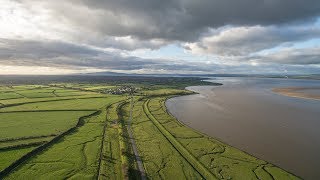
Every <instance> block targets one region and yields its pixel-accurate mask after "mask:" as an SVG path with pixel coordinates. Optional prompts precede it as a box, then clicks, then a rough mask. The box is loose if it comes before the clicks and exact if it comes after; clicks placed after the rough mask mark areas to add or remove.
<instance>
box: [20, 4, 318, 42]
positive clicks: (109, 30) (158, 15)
mask: <svg viewBox="0 0 320 180" xmlns="http://www.w3.org/2000/svg"><path fill="white" fill-rule="evenodd" d="M20 2H28V3H29V4H30V3H31V4H32V3H37V1H34V0H33V1H30V0H20ZM40 2H41V3H44V4H45V7H46V8H47V9H49V10H50V12H51V13H53V14H54V15H55V16H56V17H57V18H59V19H62V20H64V21H66V22H68V23H71V24H73V25H74V27H78V28H79V30H81V29H83V28H86V29H88V28H89V29H90V28H92V31H95V32H99V33H101V34H103V35H107V36H134V37H137V38H140V39H154V38H160V39H166V40H181V41H195V40H197V38H199V36H201V33H203V32H206V31H207V30H208V28H218V27H221V26H225V25H230V24H232V25H236V26H243V25H279V24H286V23H290V22H297V21H302V20H303V21H308V20H312V19H314V18H315V17H317V16H318V15H319V14H320V1H319V0H307V1H302V0H197V1H195V0H161V1H159V0H70V1H62V0H60V1H51V2H46V3H45V2H42V1H40Z"/></svg>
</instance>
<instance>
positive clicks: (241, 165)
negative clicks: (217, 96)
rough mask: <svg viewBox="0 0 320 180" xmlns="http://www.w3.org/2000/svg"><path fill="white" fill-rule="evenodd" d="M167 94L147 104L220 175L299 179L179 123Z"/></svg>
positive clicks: (172, 132) (211, 169)
mask: <svg viewBox="0 0 320 180" xmlns="http://www.w3.org/2000/svg"><path fill="white" fill-rule="evenodd" d="M166 99H167V97H158V98H152V99H150V101H149V103H148V104H147V108H148V109H149V110H150V113H151V114H152V116H153V117H154V118H155V120H157V121H158V122H159V123H160V124H161V125H162V126H163V127H164V128H165V129H166V130H167V131H168V132H169V133H170V134H171V135H172V136H173V137H174V138H175V139H176V140H177V141H178V142H179V143H180V144H182V145H183V146H184V147H185V148H186V149H187V150H188V151H189V152H190V153H191V154H192V155H193V156H194V157H195V158H196V159H197V160H198V161H199V162H200V163H202V164H203V165H204V166H205V167H206V168H207V169H208V170H210V171H211V172H212V173H213V174H214V175H215V176H216V177H217V178H219V179H298V177H296V176H294V175H292V174H290V173H288V172H286V171H284V170H282V169H280V168H278V167H276V166H274V165H272V164H269V163H267V162H265V161H263V160H260V159H257V158H255V157H253V156H251V155H249V154H246V153H244V152H242V151H240V150H238V149H235V148H233V147H231V146H228V145H226V144H224V143H222V142H220V141H218V140H216V139H214V138H211V137H208V136H206V135H204V134H201V133H199V132H197V131H195V130H192V129H190V128H188V127H186V126H184V125H183V124H181V123H179V122H178V121H177V120H176V119H175V118H173V117H172V116H171V115H170V114H168V112H167V111H166V107H165V100H166Z"/></svg>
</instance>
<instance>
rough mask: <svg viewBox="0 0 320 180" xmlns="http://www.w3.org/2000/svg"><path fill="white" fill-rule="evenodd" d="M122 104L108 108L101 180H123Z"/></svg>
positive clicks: (101, 163) (100, 170)
mask: <svg viewBox="0 0 320 180" xmlns="http://www.w3.org/2000/svg"><path fill="white" fill-rule="evenodd" d="M119 104H120V103H116V104H112V105H110V106H109V107H108V108H107V110H106V111H107V117H106V122H105V126H104V133H105V134H104V137H103V142H102V150H101V153H102V154H101V162H100V169H99V174H98V175H99V179H123V173H122V166H121V165H122V162H121V156H122V153H121V150H120V142H119V141H120V134H119V128H120V125H119V118H118V113H117V112H118V111H117V110H118V106H119Z"/></svg>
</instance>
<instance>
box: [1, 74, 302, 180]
mask: <svg viewBox="0 0 320 180" xmlns="http://www.w3.org/2000/svg"><path fill="white" fill-rule="evenodd" d="M127 81H128V82H127V83H126V81H125V80H121V82H119V83H118V84H117V83H116V82H113V81H112V82H109V83H92V84H88V83H79V82H70V83H69V82H68V83H50V82H48V83H47V84H41V85H19V84H18V85H5V84H4V85H1V86H0V179H142V178H143V177H145V178H147V179H172V178H176V179H299V178H298V177H296V176H294V175H292V174H290V173H288V172H286V171H284V170H283V169H281V168H279V167H276V166H274V165H272V164H270V163H268V162H266V161H263V160H260V159H257V158H255V157H253V156H251V155H249V154H247V153H245V152H242V151H240V150H238V149H236V148H233V147H231V146H228V145H227V144H225V143H223V142H220V141H218V140H216V139H214V138H213V137H208V136H206V135H204V134H202V133H200V132H197V131H195V130H193V129H190V128H188V127H186V126H184V125H183V124H181V123H179V122H178V121H177V120H176V119H175V118H174V117H172V116H171V115H170V114H168V113H167V111H166V107H165V101H166V99H167V98H170V97H173V96H178V95H186V94H192V92H190V91H187V90H184V87H185V86H187V85H197V84H199V85H202V84H205V85H208V83H207V82H202V81H199V80H189V79H188V80H180V81H181V82H180V81H179V80H177V79H170V78H169V79H165V81H164V82H162V81H155V80H152V81H150V82H149V81H140V80H139V81H130V80H127ZM123 87H130V88H131V87H133V88H131V90H132V89H134V92H133V96H130V95H129V93H132V92H131V90H130V88H129V90H130V92H129V91H128V92H127V91H126V88H123ZM117 88H119V89H120V91H117V92H122V94H119V95H113V94H110V93H108V92H111V91H109V90H110V89H111V90H117ZM130 97H133V99H132V101H131V100H130ZM131 114H132V120H131V121H130V119H131V118H130V115H131ZM130 125H131V126H130ZM129 131H131V132H132V133H133V137H130V133H129ZM132 143H133V144H132ZM134 144H135V145H134ZM141 163H142V167H141V166H139V164H141ZM141 168H142V169H141ZM143 172H144V173H145V174H144V173H143Z"/></svg>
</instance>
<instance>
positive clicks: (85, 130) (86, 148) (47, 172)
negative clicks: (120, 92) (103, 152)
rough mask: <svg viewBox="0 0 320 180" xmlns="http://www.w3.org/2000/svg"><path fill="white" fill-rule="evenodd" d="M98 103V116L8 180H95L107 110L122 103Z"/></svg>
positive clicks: (25, 165) (73, 131) (109, 100)
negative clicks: (115, 104)
mask: <svg viewBox="0 0 320 180" xmlns="http://www.w3.org/2000/svg"><path fill="white" fill-rule="evenodd" d="M122 99H123V97H117V98H116V97H114V98H109V99H108V100H107V101H103V103H104V106H103V107H101V105H103V103H102V102H100V103H99V102H98V105H96V106H95V107H100V108H99V109H97V111H96V113H94V114H92V115H91V116H89V117H86V118H84V119H82V121H83V122H81V123H78V125H77V126H76V128H75V129H74V130H72V131H71V132H70V133H69V134H67V135H65V136H63V137H62V138H60V139H59V140H58V141H57V142H55V143H54V144H52V145H51V146H49V147H48V148H46V149H45V150H44V151H42V152H41V153H39V154H37V156H34V157H33V158H30V159H29V160H28V161H26V162H25V163H23V165H21V166H19V167H18V168H17V169H16V170H15V171H14V172H13V173H11V174H10V175H9V176H8V177H7V179H32V178H33V177H37V178H39V179H64V178H68V179H79V178H82V179H93V178H95V177H96V176H97V172H98V169H99V161H100V160H99V159H100V149H101V141H102V135H103V128H104V123H105V120H106V110H105V107H106V106H108V105H109V104H111V103H115V102H117V101H120V100H122Z"/></svg>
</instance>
